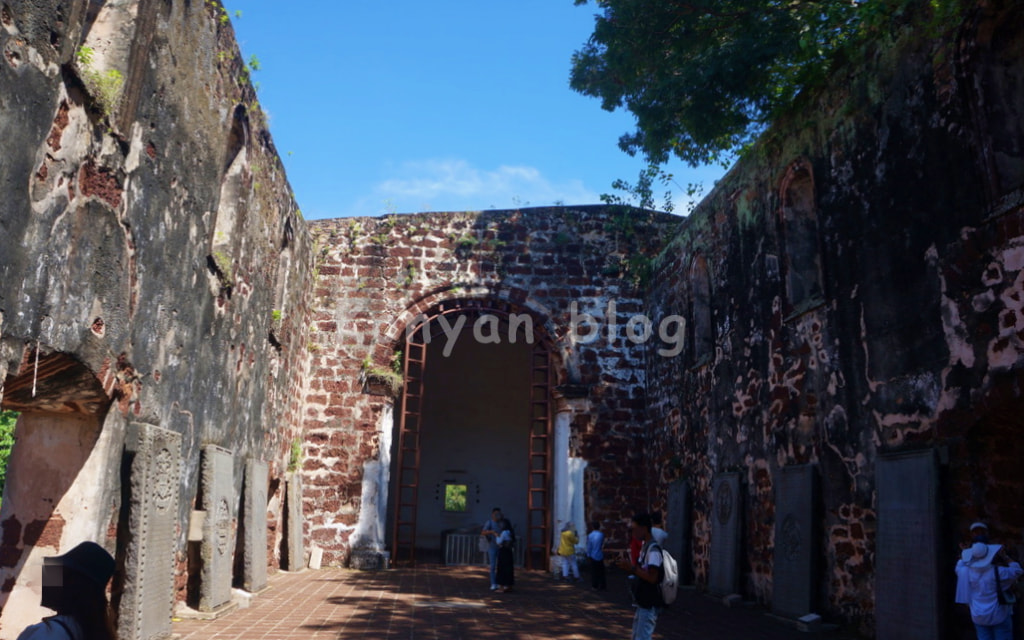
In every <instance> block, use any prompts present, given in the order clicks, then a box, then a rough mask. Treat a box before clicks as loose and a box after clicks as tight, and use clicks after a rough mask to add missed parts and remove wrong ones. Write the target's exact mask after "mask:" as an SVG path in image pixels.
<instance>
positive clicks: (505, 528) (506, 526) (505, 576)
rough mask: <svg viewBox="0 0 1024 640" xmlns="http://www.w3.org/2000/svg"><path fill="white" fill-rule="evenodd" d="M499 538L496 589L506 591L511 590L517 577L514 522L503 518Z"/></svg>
mask: <svg viewBox="0 0 1024 640" xmlns="http://www.w3.org/2000/svg"><path fill="white" fill-rule="evenodd" d="M498 526H499V527H500V529H499V533H498V538H497V540H496V542H497V543H498V567H497V569H496V570H495V573H494V575H495V580H497V581H498V588H497V589H496V591H499V592H501V593H504V592H506V591H511V590H512V587H514V586H515V584H516V577H515V556H514V554H513V547H514V546H515V543H516V536H515V533H514V532H513V531H512V523H511V522H509V520H508V518H502V520H501V523H500V524H499V525H498Z"/></svg>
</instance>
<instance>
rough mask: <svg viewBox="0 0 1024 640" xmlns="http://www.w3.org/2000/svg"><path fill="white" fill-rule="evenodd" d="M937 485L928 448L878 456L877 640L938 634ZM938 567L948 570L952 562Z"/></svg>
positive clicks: (876, 477)
mask: <svg viewBox="0 0 1024 640" xmlns="http://www.w3.org/2000/svg"><path fill="white" fill-rule="evenodd" d="M938 483H939V478H938V466H937V464H936V460H935V453H934V452H933V451H932V450H927V451H919V452H912V453H905V454H899V455H892V456H882V457H879V459H878V462H877V465H876V467H875V487H876V489H877V491H878V535H877V538H876V549H875V615H876V617H875V621H876V629H875V632H876V638H877V639H878V640H897V639H899V640H918V639H920V640H924V639H926V638H929V639H930V638H938V637H941V629H940V622H939V621H940V611H941V609H940V606H939V603H940V593H939V592H940V589H939V586H940V583H941V582H942V581H941V579H940V577H941V576H940V567H939V500H938V486H939V484H938ZM942 570H944V571H949V572H951V571H953V563H952V561H950V562H949V563H948V566H945V567H942Z"/></svg>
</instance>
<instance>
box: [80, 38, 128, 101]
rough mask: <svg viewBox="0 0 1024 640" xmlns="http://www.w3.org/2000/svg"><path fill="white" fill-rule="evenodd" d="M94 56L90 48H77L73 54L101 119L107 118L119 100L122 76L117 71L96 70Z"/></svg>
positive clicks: (122, 84)
mask: <svg viewBox="0 0 1024 640" xmlns="http://www.w3.org/2000/svg"><path fill="white" fill-rule="evenodd" d="M94 55H95V51H94V50H93V49H92V48H91V47H79V48H78V50H77V51H76V52H75V63H76V66H77V67H78V70H79V74H80V76H81V78H82V81H83V82H84V83H85V87H86V89H88V91H89V94H90V95H92V96H93V98H94V99H95V100H96V104H97V106H98V107H99V109H100V112H101V113H102V114H103V117H105V118H109V117H110V114H111V113H113V112H114V110H115V109H116V108H117V103H118V102H119V101H120V100H121V88H122V87H123V86H124V76H122V75H121V72H120V71H118V70H117V69H110V70H109V71H103V72H101V71H99V70H98V69H96V67H95V65H94V62H93V56H94Z"/></svg>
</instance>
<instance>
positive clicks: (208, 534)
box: [199, 445, 235, 611]
mask: <svg viewBox="0 0 1024 640" xmlns="http://www.w3.org/2000/svg"><path fill="white" fill-rule="evenodd" d="M202 483H203V485H202V487H203V502H202V507H203V511H205V512H206V519H205V521H204V523H203V541H202V542H201V543H200V546H199V557H200V560H201V562H202V569H201V571H200V578H199V610H200V611H216V610H217V609H219V608H221V607H223V606H225V605H228V604H230V603H231V578H232V565H233V563H232V561H231V552H232V550H233V549H234V548H235V544H234V537H235V536H234V526H233V521H234V517H235V514H234V510H233V509H232V504H233V503H234V500H233V496H234V489H235V482H234V460H233V459H232V455H231V452H230V451H228V450H227V449H222V448H220V447H217V446H214V445H207V446H206V447H204V448H203V472H202Z"/></svg>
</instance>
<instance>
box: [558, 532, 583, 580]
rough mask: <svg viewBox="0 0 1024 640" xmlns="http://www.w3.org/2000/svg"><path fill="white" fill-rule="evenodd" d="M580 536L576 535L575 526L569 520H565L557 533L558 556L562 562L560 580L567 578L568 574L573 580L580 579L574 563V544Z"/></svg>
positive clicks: (577, 567)
mask: <svg viewBox="0 0 1024 640" xmlns="http://www.w3.org/2000/svg"><path fill="white" fill-rule="evenodd" d="M579 541H580V537H579V536H578V535H576V527H574V526H572V523H571V522H566V523H565V526H564V527H562V533H561V534H560V535H559V542H558V558H559V560H560V562H561V564H562V580H568V579H569V574H570V573H571V574H572V579H573V580H574V581H575V582H579V580H580V568H579V565H578V564H577V563H576V544H577V543H578V542H579Z"/></svg>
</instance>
